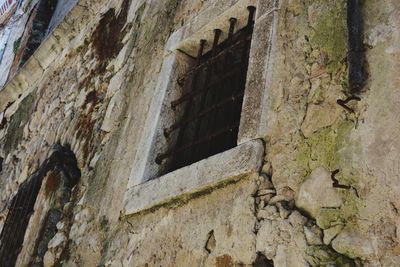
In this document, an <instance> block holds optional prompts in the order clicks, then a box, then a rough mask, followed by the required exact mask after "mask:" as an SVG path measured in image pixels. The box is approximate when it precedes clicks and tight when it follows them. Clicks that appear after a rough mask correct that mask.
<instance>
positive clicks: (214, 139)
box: [156, 6, 256, 172]
mask: <svg viewBox="0 0 400 267" xmlns="http://www.w3.org/2000/svg"><path fill="white" fill-rule="evenodd" d="M255 11H256V8H255V7H253V6H249V7H248V12H249V16H248V22H247V25H246V26H245V27H244V28H242V29H241V30H238V31H237V32H236V33H235V26H236V24H237V19H236V18H231V19H230V20H229V30H228V37H227V39H226V40H225V41H223V42H221V43H219V41H220V37H221V34H222V30H220V29H216V30H214V40H213V45H212V49H211V50H210V51H209V52H207V53H205V54H203V52H204V49H205V45H206V41H205V40H201V41H200V48H199V52H198V56H197V60H196V63H195V66H194V67H193V68H192V69H190V70H189V71H188V72H187V73H185V74H184V75H183V76H181V77H178V79H177V83H178V85H179V86H182V87H183V89H184V90H183V92H184V94H183V96H181V97H180V98H179V99H176V100H174V101H172V102H171V109H172V110H173V111H176V108H177V107H178V106H180V105H182V107H183V110H184V111H183V116H182V119H181V120H180V121H178V122H176V123H174V124H172V125H171V126H169V127H167V128H165V129H164V136H165V138H168V139H170V140H174V138H175V144H174V145H173V147H172V148H171V149H169V150H167V151H165V152H163V153H160V154H158V155H157V157H156V163H157V164H164V163H165V162H167V163H165V164H168V167H167V168H166V171H167V172H170V171H173V170H176V169H178V168H181V167H184V166H187V165H190V164H192V163H194V162H197V161H199V160H202V159H204V158H207V157H209V156H212V155H215V154H217V153H220V152H223V151H225V150H228V149H230V148H233V147H235V146H236V142H237V135H238V131H239V124H240V114H241V110H242V103H243V96H244V90H245V85H246V75H247V69H248V63H249V54H250V45H251V37H252V34H253V26H254V16H255ZM172 142H173V141H172ZM170 143H171V142H170Z"/></svg>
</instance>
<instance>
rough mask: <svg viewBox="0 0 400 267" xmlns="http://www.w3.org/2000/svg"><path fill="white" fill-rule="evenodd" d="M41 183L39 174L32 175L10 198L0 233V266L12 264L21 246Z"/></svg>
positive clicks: (7, 266) (6, 266)
mask: <svg viewBox="0 0 400 267" xmlns="http://www.w3.org/2000/svg"><path fill="white" fill-rule="evenodd" d="M41 184H42V179H41V177H40V176H38V175H37V176H35V177H33V178H32V179H30V180H29V181H28V182H27V183H24V184H23V185H22V186H21V189H20V190H19V191H18V193H17V194H16V195H15V196H14V198H13V199H12V201H11V205H10V208H9V212H8V215H7V219H6V222H5V224H4V227H3V231H2V232H1V235H0V242H1V244H0V266H5V267H9V266H14V264H15V261H16V260H17V257H18V254H19V252H20V251H21V248H22V244H23V241H24V236H25V232H26V228H27V227H28V223H29V219H30V217H31V215H32V213H33V208H34V205H35V202H36V198H37V195H38V193H39V190H40V187H41Z"/></svg>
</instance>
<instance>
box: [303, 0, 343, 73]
mask: <svg viewBox="0 0 400 267" xmlns="http://www.w3.org/2000/svg"><path fill="white" fill-rule="evenodd" d="M323 2H324V3H325V5H329V7H328V9H327V11H326V12H324V14H323V15H322V16H320V17H319V18H318V19H317V24H316V26H315V28H314V33H313V35H312V37H311V39H310V42H311V44H312V45H313V47H317V48H319V49H320V50H321V51H324V52H325V53H327V55H328V57H329V62H328V66H327V70H328V72H331V73H332V72H336V71H337V70H338V69H339V68H340V67H341V65H342V62H343V60H344V59H345V58H346V55H347V24H346V22H347V19H346V1H344V0H339V1H329V2H326V1H323Z"/></svg>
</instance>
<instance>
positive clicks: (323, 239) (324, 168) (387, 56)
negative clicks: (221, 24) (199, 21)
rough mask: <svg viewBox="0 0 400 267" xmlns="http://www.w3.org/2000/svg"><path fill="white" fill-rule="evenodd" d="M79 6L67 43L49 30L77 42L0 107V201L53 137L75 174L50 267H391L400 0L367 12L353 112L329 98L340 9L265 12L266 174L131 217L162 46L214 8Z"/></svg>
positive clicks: (318, 2) (343, 37)
mask: <svg viewBox="0 0 400 267" xmlns="http://www.w3.org/2000/svg"><path fill="white" fill-rule="evenodd" d="M224 1H227V2H230V3H233V2H235V1H228V0H224ZM89 2H90V1H81V2H80V5H78V6H77V7H76V10H79V12H80V13H74V12H78V11H76V10H75V9H74V10H75V11H74V10H73V14H74V15H76V14H80V15H77V16H75V17H68V23H70V24H71V25H80V26H79V27H78V28H79V29H80V31H77V30H76V28H74V29H73V30H74V32H75V31H76V33H77V34H76V36H73V37H70V36H69V35H67V36H64V35H63V34H61V35H58V38H60V40H62V39H63V38H72V39H68V42H66V44H65V45H66V46H67V47H66V48H65V49H66V50H63V51H62V52H60V54H62V55H64V56H65V57H60V60H59V62H56V63H54V64H53V65H51V66H50V67H49V68H48V69H46V70H45V72H44V75H43V76H41V77H39V78H40V79H39V78H38V79H37V84H36V85H35V88H34V89H33V88H32V90H31V91H30V93H29V94H27V95H23V96H21V98H22V99H21V100H22V101H17V102H16V103H14V104H12V105H10V106H9V107H8V109H7V110H6V112H5V113H4V114H5V121H3V122H2V129H0V137H1V144H2V150H1V155H0V156H2V157H4V163H3V171H2V172H1V176H0V177H1V183H0V184H1V185H2V187H1V188H0V195H1V198H2V199H1V201H2V207H3V206H4V207H5V206H6V204H7V199H8V198H9V197H10V196H11V194H12V192H15V191H16V190H17V188H18V185H19V184H20V183H21V182H23V181H24V180H25V179H26V178H27V177H29V175H31V174H32V173H34V172H35V171H36V170H37V168H38V166H40V164H41V163H42V162H43V161H44V160H45V159H46V158H47V156H48V153H49V151H50V147H51V146H52V145H53V144H55V143H57V142H60V143H61V144H70V146H71V149H72V150H73V151H74V153H75V154H76V157H77V160H78V165H79V168H80V169H81V170H82V178H81V181H80V183H79V184H78V185H77V186H76V187H75V188H74V190H73V194H72V199H73V201H71V203H70V204H69V205H66V206H67V208H66V209H65V211H66V212H67V215H68V216H66V219H65V220H64V221H63V223H64V224H63V225H59V226H57V228H60V229H57V231H58V233H59V235H56V236H57V238H55V237H54V238H55V239H54V240H53V242H52V245H54V246H51V248H48V251H47V252H46V253H45V255H46V254H47V256H46V257H44V258H45V259H44V261H46V264H47V265H46V266H51V265H52V264H50V263H52V262H53V263H55V262H56V263H58V264H61V265H66V266H99V265H100V266H123V265H131V266H221V267H222V266H263V265H262V264H264V265H266V266H268V265H271V264H272V262H273V264H274V266H361V265H364V266H379V265H381V266H396V263H397V262H399V259H398V253H397V252H398V249H399V237H398V236H399V234H398V232H399V230H398V227H400V226H399V219H398V210H399V208H400V205H399V203H398V200H397V198H398V193H399V192H400V190H399V189H398V185H397V178H398V173H399V172H398V170H399V168H398V166H399V164H398V161H397V158H398V155H399V151H400V149H399V142H397V141H396V140H397V136H398V133H399V129H400V127H399V125H398V120H397V117H396V116H397V113H396V112H395V111H397V110H398V107H399V105H398V99H399V98H398V93H397V92H398V90H397V89H398V85H399V84H400V83H399V82H398V79H396V77H397V76H398V75H397V76H396V73H395V71H396V70H397V69H398V62H397V61H396V60H397V59H398V57H399V47H398V45H397V44H399V43H400V42H398V41H399V40H397V39H398V38H397V37H396V36H397V35H396V33H398V25H399V21H398V18H399V17H400V16H399V14H398V13H399V11H398V10H399V8H400V7H399V4H398V3H397V2H396V1H395V0H385V1H383V2H380V3H372V2H371V1H365V3H364V6H363V10H364V15H365V25H366V36H365V41H366V42H367V43H368V44H369V46H370V48H368V50H366V56H367V59H368V61H369V65H370V66H371V69H370V71H371V73H370V78H369V81H368V84H367V86H366V88H365V91H363V93H362V94H361V98H362V100H361V101H352V102H350V103H349V106H350V107H351V108H352V109H353V110H354V113H352V112H349V111H348V110H346V109H344V108H343V107H341V106H339V105H338V104H337V100H338V99H344V98H345V97H346V93H347V92H348V87H349V81H348V66H347V61H346V56H347V50H348V48H347V34H348V30H347V26H346V1H344V0H340V1H323V0H314V1H313V0H282V1H279V5H278V6H279V8H278V9H276V10H273V11H271V12H270V13H268V15H267V16H275V17H274V18H276V20H277V24H276V27H277V40H276V43H275V44H274V45H276V55H274V56H276V57H275V60H276V62H275V63H274V64H275V65H274V66H275V67H276V70H275V71H276V73H277V76H274V79H273V80H272V81H270V82H271V84H272V86H271V90H270V91H269V92H268V94H269V96H268V102H267V103H263V106H264V107H263V108H265V109H268V112H267V113H268V125H269V129H268V134H266V135H265V136H264V138H263V139H264V140H263V141H264V143H265V146H266V149H265V151H266V154H265V158H264V166H263V167H262V168H261V169H260V171H259V173H257V174H253V175H250V176H249V177H241V178H242V179H240V180H239V181H235V183H226V184H222V185H221V186H219V187H216V188H214V187H213V188H208V189H207V190H206V192H202V193H201V194H197V195H194V196H191V197H190V198H187V199H184V201H179V200H182V199H179V198H177V199H176V201H175V202H173V203H169V204H170V205H162V206H157V207H154V208H153V209H151V210H150V211H147V212H145V213H139V214H136V215H134V216H124V214H121V213H120V212H121V211H122V209H123V196H124V193H125V191H126V186H127V183H128V179H129V175H130V173H131V168H132V159H133V158H136V156H137V151H138V147H139V146H140V145H141V144H140V140H142V139H141V136H142V134H143V125H144V124H145V121H146V118H147V116H149V114H148V109H149V106H150V103H151V101H152V99H153V97H154V92H155V88H156V84H157V81H158V78H159V73H160V69H161V65H162V63H163V60H164V57H165V45H166V41H167V40H168V38H169V37H170V35H171V33H172V32H174V31H176V30H177V29H179V28H180V27H181V26H182V24H185V23H187V22H188V21H190V20H193V19H196V18H197V16H198V15H199V12H201V11H202V10H203V9H204V8H208V9H212V8H213V7H214V6H213V5H214V4H215V3H218V5H222V4H221V3H222V2H221V1H211V0H208V1H202V0H182V1H177V0H169V1H144V0H143V1H128V0H125V1H122V0H118V1H98V2H96V3H92V2H90V3H89ZM265 3H266V2H264V1H258V6H260V7H261V8H266V7H265V6H264V4H265ZM392 10H394V11H392ZM127 11H128V12H127ZM262 22H264V21H262ZM75 23H76V24H75ZM256 23H258V22H256ZM259 23H261V22H259ZM268 26H269V25H268ZM70 30H71V31H72V29H70ZM268 30H269V29H268ZM66 31H67V30H66ZM396 38H397V39H396ZM109 39H110V40H113V43H117V44H118V45H115V46H112V47H110V46H108V45H104V43H105V41H107V40H109ZM257 45H260V44H257ZM152 115H153V114H150V116H152ZM139 156H140V155H139ZM3 185H4V186H3ZM72 203H76V205H75V204H72ZM5 210H6V209H5ZM3 212H4V211H1V212H0V213H1V215H0V216H5V215H6V214H5V213H3ZM0 220H1V219H0ZM61 234H62V235H61ZM57 242H60V244H61V245H59V246H58V245H55V244H57ZM61 248H62V249H63V252H62V254H60V255H59V254H58V253H57V252H58V251H61ZM43 252H44V251H43ZM42 254H43V253H42ZM257 264H258V265H257Z"/></svg>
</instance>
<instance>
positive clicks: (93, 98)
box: [82, 90, 97, 112]
mask: <svg viewBox="0 0 400 267" xmlns="http://www.w3.org/2000/svg"><path fill="white" fill-rule="evenodd" d="M89 104H90V105H91V106H90V111H89V112H91V111H93V109H94V106H96V104H97V92H96V90H93V91H90V92H89V93H88V94H87V95H86V98H85V102H84V103H83V105H82V108H83V109H85V108H86V107H87V105H89Z"/></svg>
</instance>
